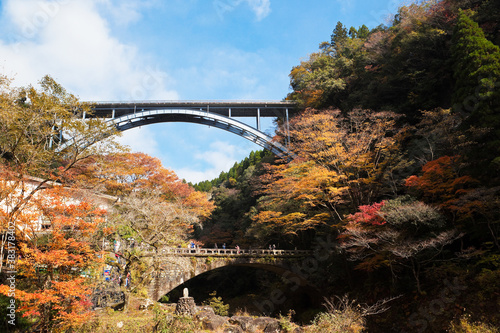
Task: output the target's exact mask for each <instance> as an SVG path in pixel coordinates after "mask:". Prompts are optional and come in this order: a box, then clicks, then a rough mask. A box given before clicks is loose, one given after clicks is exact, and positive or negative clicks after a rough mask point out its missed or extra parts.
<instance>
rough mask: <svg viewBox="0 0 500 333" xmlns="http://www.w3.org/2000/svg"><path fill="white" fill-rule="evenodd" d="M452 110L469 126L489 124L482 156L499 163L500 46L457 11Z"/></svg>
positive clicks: (485, 126)
mask: <svg viewBox="0 0 500 333" xmlns="http://www.w3.org/2000/svg"><path fill="white" fill-rule="evenodd" d="M452 54H453V64H454V73H453V74H454V78H455V91H454V111H455V112H460V113H463V114H464V115H466V116H467V119H466V124H467V125H468V126H471V127H481V128H488V129H489V131H488V135H487V136H485V137H484V138H483V140H481V142H480V143H481V144H484V149H481V155H482V156H481V157H482V158H485V159H486V160H488V161H489V162H491V161H492V160H493V161H495V162H498V163H497V164H499V165H500V48H499V47H498V46H497V45H495V44H493V43H492V42H490V41H489V40H488V39H487V38H486V37H485V34H484V32H483V30H482V29H481V28H480V27H479V25H478V24H477V23H476V22H474V21H473V20H472V19H471V18H470V17H468V16H467V14H466V13H465V12H463V11H460V13H459V18H458V22H457V25H456V27H455V31H454V35H453V40H452Z"/></svg>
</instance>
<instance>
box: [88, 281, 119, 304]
mask: <svg viewBox="0 0 500 333" xmlns="http://www.w3.org/2000/svg"><path fill="white" fill-rule="evenodd" d="M91 302H92V304H93V307H92V308H93V309H96V308H106V307H111V308H114V309H115V308H119V307H120V305H123V304H124V303H125V294H124V293H123V292H122V291H121V290H120V288H119V287H117V286H116V285H115V284H113V283H103V284H101V285H100V286H99V287H98V288H97V289H95V290H94V292H93V293H92V296H91Z"/></svg>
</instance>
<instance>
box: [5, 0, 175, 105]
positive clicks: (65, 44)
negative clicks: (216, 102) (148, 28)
mask: <svg viewBox="0 0 500 333" xmlns="http://www.w3.org/2000/svg"><path fill="white" fill-rule="evenodd" d="M103 3H104V4H105V5H106V6H111V3H110V2H109V1H103V0H94V1H88V0H52V1H48V0H45V1H39V0H9V1H7V2H6V3H5V5H4V11H3V17H2V20H6V21H8V22H11V23H12V24H11V25H10V27H9V28H10V30H11V38H10V39H9V40H5V37H4V38H3V39H2V40H0V55H1V56H0V61H1V64H2V66H3V67H4V72H6V74H8V75H13V74H15V79H16V80H15V83H16V84H18V85H26V84H33V83H35V82H37V81H38V80H39V79H40V78H41V77H43V76H44V75H46V74H49V75H51V76H53V77H54V78H55V79H56V80H57V81H58V82H60V83H61V84H62V85H63V86H64V87H66V88H67V89H68V90H70V91H72V92H77V93H78V95H79V96H80V97H81V98H82V99H90V100H110V99H114V100H130V99H176V98H177V97H178V94H177V93H176V92H175V91H173V90H169V89H168V86H171V83H170V82H169V77H168V75H167V74H166V73H164V72H162V71H161V70H159V69H157V68H151V67H147V66H146V64H147V63H148V62H147V60H148V59H147V58H146V57H144V56H142V55H141V54H139V52H138V50H137V48H136V47H135V46H133V45H127V44H125V43H122V42H120V41H119V40H118V39H116V38H115V37H113V36H112V34H111V31H110V28H109V24H108V21H107V20H106V18H104V17H103V16H102V15H101V14H99V8H98V6H99V5H103ZM126 3H130V2H129V1H127V2H126ZM124 6H125V7H124ZM118 9H119V10H122V11H124V10H126V9H127V7H126V4H122V5H120V6H119V7H118ZM131 13H132V16H134V15H137V14H136V13H137V8H136V9H134V10H131Z"/></svg>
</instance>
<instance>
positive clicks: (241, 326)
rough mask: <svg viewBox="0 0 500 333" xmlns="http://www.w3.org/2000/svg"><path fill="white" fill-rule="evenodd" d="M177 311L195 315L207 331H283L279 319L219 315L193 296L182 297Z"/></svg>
mask: <svg viewBox="0 0 500 333" xmlns="http://www.w3.org/2000/svg"><path fill="white" fill-rule="evenodd" d="M175 313H176V314H178V315H187V316H192V317H194V319H195V320H197V321H198V322H200V323H201V326H202V328H203V329H204V330H207V331H217V332H225V333H240V332H241V333H243V332H264V333H280V332H282V330H281V328H280V325H279V321H278V319H275V318H270V317H256V318H254V317H247V316H233V317H231V318H229V317H223V316H218V315H216V314H215V312H214V310H213V309H212V308H211V307H210V306H200V307H197V306H196V305H195V303H194V299H193V298H192V297H181V298H180V299H179V302H178V303H177V306H176V308H175Z"/></svg>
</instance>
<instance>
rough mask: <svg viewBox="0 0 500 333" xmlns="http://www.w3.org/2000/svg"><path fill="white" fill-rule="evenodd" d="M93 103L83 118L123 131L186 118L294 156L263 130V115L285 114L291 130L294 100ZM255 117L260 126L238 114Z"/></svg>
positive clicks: (84, 142)
mask: <svg viewBox="0 0 500 333" xmlns="http://www.w3.org/2000/svg"><path fill="white" fill-rule="evenodd" d="M87 103H88V104H91V105H93V112H92V113H91V114H86V113H85V112H84V113H83V119H84V120H85V119H86V118H101V119H105V120H106V124H107V125H108V126H109V127H114V128H116V129H118V130H119V131H126V130H128V129H131V128H135V127H139V126H145V125H149V124H155V123H163V122H185V123H195V124H201V125H205V126H211V127H215V128H219V129H222V130H225V131H228V132H230V133H232V134H236V135H239V136H241V137H243V138H245V139H247V140H249V141H251V142H253V143H255V144H257V145H259V146H261V147H262V148H264V149H267V150H269V151H271V152H272V153H274V154H275V155H277V156H279V157H281V158H284V159H288V160H290V159H291V158H292V157H293V153H291V152H290V151H289V150H288V149H287V148H286V146H287V145H288V144H287V143H288V142H289V140H290V138H289V134H287V135H286V138H285V145H282V144H280V143H279V142H276V141H274V140H273V138H272V137H271V136H269V135H267V134H266V133H264V132H262V131H261V130H260V119H261V117H273V118H276V117H282V118H283V119H284V120H285V124H286V125H285V132H286V133H288V117H289V113H290V112H292V113H293V112H295V111H296V110H295V103H293V102H290V101H284V102H283V101H143V102H87ZM240 117H255V118H256V120H257V126H256V128H254V127H252V126H249V125H247V124H245V123H243V122H241V121H238V120H236V119H235V118H240ZM102 139H103V138H102V137H101V138H98V137H74V138H70V139H69V140H68V141H66V142H65V143H63V144H62V145H60V146H59V147H58V148H57V150H58V151H64V150H65V149H67V148H69V147H70V146H72V145H75V146H77V147H86V146H88V145H90V144H92V143H95V142H97V141H99V140H102Z"/></svg>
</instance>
